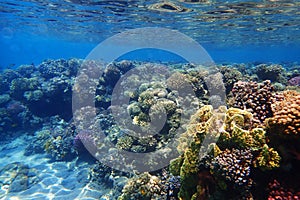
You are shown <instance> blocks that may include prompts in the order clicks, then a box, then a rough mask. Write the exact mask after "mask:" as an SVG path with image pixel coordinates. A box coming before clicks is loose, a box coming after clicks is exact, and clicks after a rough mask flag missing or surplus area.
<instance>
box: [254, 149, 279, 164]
mask: <svg viewBox="0 0 300 200" xmlns="http://www.w3.org/2000/svg"><path fill="white" fill-rule="evenodd" d="M279 164H280V156H279V154H278V152H277V151H275V150H274V149H273V148H269V147H268V145H267V144H265V145H264V146H263V148H262V150H261V152H260V154H259V155H258V157H257V158H256V159H255V161H254V166H255V167H260V168H262V169H268V170H270V169H273V168H276V167H279Z"/></svg>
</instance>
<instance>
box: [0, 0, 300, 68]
mask: <svg viewBox="0 0 300 200" xmlns="http://www.w3.org/2000/svg"><path fill="white" fill-rule="evenodd" d="M153 3H157V2H156V1H146V2H144V1H138V0H131V1H121V0H120V1H77V0H76V1H75V0H74V1H16V0H10V1H9V0H5V1H2V2H1V3H0V8H1V12H0V17H1V21H0V35H1V36H0V45H1V50H0V55H1V61H0V66H1V68H7V67H12V66H19V65H21V64H31V63H34V64H38V63H40V62H41V61H43V60H45V59H57V58H71V57H76V58H85V57H86V56H87V55H88V53H89V52H90V51H91V50H92V49H93V48H94V47H96V46H97V44H99V43H100V42H101V41H103V40H105V39H107V38H109V37H111V36H113V35H114V34H117V33H120V32H122V31H125V30H128V29H133V28H142V27H161V28H169V29H174V30H178V31H180V32H182V33H184V34H186V35H187V36H189V37H191V38H193V39H195V40H196V41H197V42H198V43H199V44H200V45H202V46H203V47H204V48H205V49H206V50H207V52H208V53H209V55H210V56H211V57H212V58H213V60H214V61H215V62H255V61H259V62H293V61H298V62H299V61H300V55H299V52H300V45H299V44H300V41H299V38H300V33H299V32H300V31H299V22H300V19H299V14H297V13H299V11H298V8H299V2H298V1H295V2H293V1H288V2H271V1H270V2H268V1H256V2H247V1H246V2H241V1H228V2H227V3H223V2H222V1H213V2H212V3H195V4H189V3H182V2H176V1H175V3H177V4H178V5H181V6H183V7H185V8H188V9H192V11H191V12H186V13H176V12H165V11H156V10H151V9H150V7H149V6H151V4H153ZM228 10H229V11H228ZM233 11H234V12H233ZM154 53H155V52H154ZM144 57H147V56H145V55H142V54H140V55H137V56H133V57H132V58H133V59H135V58H137V59H141V60H143V58H144ZM155 57H160V55H157V56H155ZM163 57H164V59H165V60H168V57H166V56H163ZM171 59H172V58H171ZM158 60H162V59H161V58H159V59H158Z"/></svg>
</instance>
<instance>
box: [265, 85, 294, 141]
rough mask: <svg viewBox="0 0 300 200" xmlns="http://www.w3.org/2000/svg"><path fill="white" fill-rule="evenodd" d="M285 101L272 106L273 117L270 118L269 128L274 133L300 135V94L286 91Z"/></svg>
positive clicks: (268, 121) (284, 94) (284, 93)
mask: <svg viewBox="0 0 300 200" xmlns="http://www.w3.org/2000/svg"><path fill="white" fill-rule="evenodd" d="M282 95H283V100H281V101H276V102H275V103H274V104H273V105H272V111H273V115H274V116H273V117H271V118H269V119H268V120H267V121H266V123H267V126H268V127H269V128H271V129H273V130H274V131H277V132H278V131H282V132H283V133H284V134H292V135H296V134H299V133H300V93H298V92H296V91H292V90H291V91H284V92H283V94H282Z"/></svg>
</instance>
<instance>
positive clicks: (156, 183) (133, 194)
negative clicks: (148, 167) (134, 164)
mask: <svg viewBox="0 0 300 200" xmlns="http://www.w3.org/2000/svg"><path fill="white" fill-rule="evenodd" d="M166 197H167V194H166V191H165V190H164V185H163V184H162V181H161V179H160V178H159V177H157V176H153V175H151V174H149V173H147V172H145V173H143V174H141V175H138V176H137V177H134V178H132V179H129V181H128V182H127V184H126V185H125V186H124V188H123V190H122V195H121V196H120V197H119V198H118V200H130V199H140V200H148V199H153V200H154V199H156V200H159V199H166Z"/></svg>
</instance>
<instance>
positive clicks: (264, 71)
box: [253, 64, 286, 84]
mask: <svg viewBox="0 0 300 200" xmlns="http://www.w3.org/2000/svg"><path fill="white" fill-rule="evenodd" d="M253 71H254V73H255V74H256V75H257V76H258V78H259V79H260V80H261V81H264V80H270V81H271V82H280V83H283V84H285V83H286V78H285V69H284V68H283V67H282V66H281V65H277V64H272V65H267V64H260V65H257V66H255V68H254V70H253Z"/></svg>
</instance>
